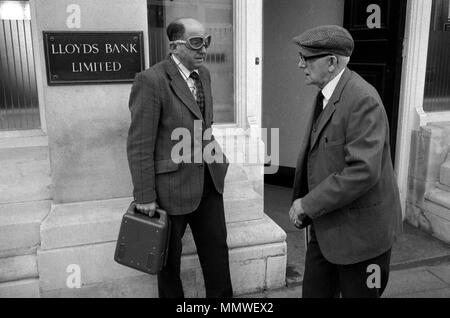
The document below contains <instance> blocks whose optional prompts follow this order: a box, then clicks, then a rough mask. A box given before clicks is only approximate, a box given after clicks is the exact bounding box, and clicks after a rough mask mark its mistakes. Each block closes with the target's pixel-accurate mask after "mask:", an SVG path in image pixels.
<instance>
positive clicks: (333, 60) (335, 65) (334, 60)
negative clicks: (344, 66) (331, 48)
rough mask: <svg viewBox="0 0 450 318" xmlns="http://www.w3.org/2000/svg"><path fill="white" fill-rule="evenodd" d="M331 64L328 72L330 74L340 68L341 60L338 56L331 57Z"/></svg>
mask: <svg viewBox="0 0 450 318" xmlns="http://www.w3.org/2000/svg"><path fill="white" fill-rule="evenodd" d="M329 63H330V65H329V66H328V70H329V71H330V72H334V71H335V70H336V69H337V68H338V64H339V60H338V58H337V57H336V56H334V55H332V56H330V60H329Z"/></svg>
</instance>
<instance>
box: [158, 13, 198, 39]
mask: <svg viewBox="0 0 450 318" xmlns="http://www.w3.org/2000/svg"><path fill="white" fill-rule="evenodd" d="M166 31H167V37H168V38H169V41H176V40H181V39H183V38H187V37H189V36H190V34H193V33H202V34H203V33H205V27H204V26H203V24H201V23H200V22H199V21H197V20H195V19H192V18H180V19H177V20H175V21H173V22H171V23H170V24H169V25H168V26H167V30H166Z"/></svg>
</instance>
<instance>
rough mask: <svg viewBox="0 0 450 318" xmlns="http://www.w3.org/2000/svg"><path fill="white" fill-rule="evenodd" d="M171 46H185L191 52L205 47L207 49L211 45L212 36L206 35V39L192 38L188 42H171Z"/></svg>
mask: <svg viewBox="0 0 450 318" xmlns="http://www.w3.org/2000/svg"><path fill="white" fill-rule="evenodd" d="M170 44H184V45H186V47H187V48H188V49H191V50H200V49H201V48H203V47H205V48H206V49H207V48H209V46H210V45H211V35H206V36H205V37H201V36H191V37H190V38H187V39H186V40H176V41H171V42H170Z"/></svg>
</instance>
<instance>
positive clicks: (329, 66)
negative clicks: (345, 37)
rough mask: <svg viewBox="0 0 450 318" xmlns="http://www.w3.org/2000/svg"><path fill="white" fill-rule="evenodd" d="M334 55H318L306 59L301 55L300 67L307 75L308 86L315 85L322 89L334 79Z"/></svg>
mask: <svg viewBox="0 0 450 318" xmlns="http://www.w3.org/2000/svg"><path fill="white" fill-rule="evenodd" d="M333 58H335V57H334V56H333V55H330V54H327V55H318V56H314V57H309V58H305V57H303V55H302V54H301V53H300V62H299V64H298V67H299V68H301V69H302V70H303V72H304V73H305V81H306V85H314V86H317V87H319V88H320V89H322V88H324V87H325V85H326V84H327V83H328V82H329V81H330V79H331V77H332V71H333V70H334V66H333Z"/></svg>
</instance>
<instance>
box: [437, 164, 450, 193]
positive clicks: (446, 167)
mask: <svg viewBox="0 0 450 318" xmlns="http://www.w3.org/2000/svg"><path fill="white" fill-rule="evenodd" d="M439 179H440V183H442V184H443V185H445V186H447V187H450V161H448V160H447V161H446V162H444V164H442V165H441V172H440V178H439Z"/></svg>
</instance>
